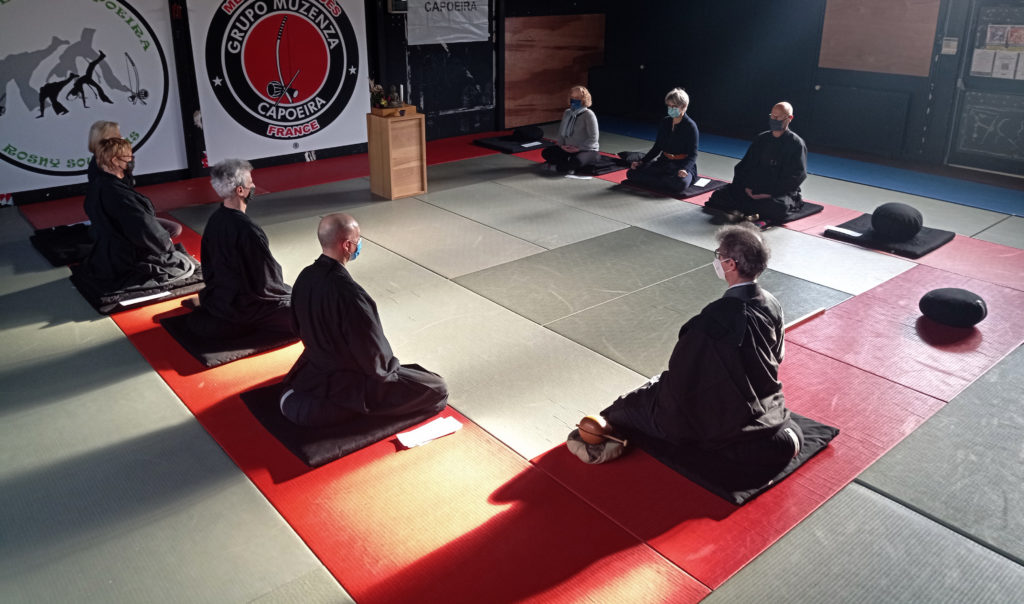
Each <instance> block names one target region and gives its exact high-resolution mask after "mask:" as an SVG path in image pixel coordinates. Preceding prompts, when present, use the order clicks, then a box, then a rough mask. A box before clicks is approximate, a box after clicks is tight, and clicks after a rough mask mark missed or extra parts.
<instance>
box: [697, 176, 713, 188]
mask: <svg viewBox="0 0 1024 604" xmlns="http://www.w3.org/2000/svg"><path fill="white" fill-rule="evenodd" d="M709 182H711V179H710V178H698V179H697V182H695V183H693V186H695V187H703V186H704V185H706V184H708V183H709Z"/></svg>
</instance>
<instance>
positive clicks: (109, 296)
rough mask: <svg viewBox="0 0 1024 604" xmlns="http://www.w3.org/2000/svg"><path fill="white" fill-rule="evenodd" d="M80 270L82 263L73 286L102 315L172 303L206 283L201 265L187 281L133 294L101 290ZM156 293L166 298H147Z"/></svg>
mask: <svg viewBox="0 0 1024 604" xmlns="http://www.w3.org/2000/svg"><path fill="white" fill-rule="evenodd" d="M81 267H82V265H81V264H76V265H74V266H72V267H71V283H72V284H73V285H74V286H75V289H77V290H78V293H80V294H82V297H83V298H85V299H86V301H87V302H88V303H89V304H91V305H92V307H93V308H95V309H96V312H98V313H100V314H101V315H109V314H113V313H115V312H121V311H123V310H128V309H130V308H137V307H139V306H146V305H149V304H156V303H157V302H164V301H166V300H173V299H174V298H180V297H181V296H187V295H189V294H194V293H196V292H197V291H199V290H201V289H203V287H205V286H206V284H205V283H203V268H202V267H201V266H199V264H198V263H197V264H196V271H195V273H193V274H192V276H190V277H188V278H186V279H182V280H181V281H175V282H174V283H171V284H168V285H167V286H164V287H155V288H152V289H135V290H132V291H130V292H105V291H100V290H99V289H98V288H97V287H96V284H95V283H93V282H92V281H90V280H89V279H85V278H83V277H82V272H83V271H82V268H81ZM157 294H163V295H161V296H159V297H157V298H153V299H148V300H147V299H145V298H147V297H148V296H152V295H157Z"/></svg>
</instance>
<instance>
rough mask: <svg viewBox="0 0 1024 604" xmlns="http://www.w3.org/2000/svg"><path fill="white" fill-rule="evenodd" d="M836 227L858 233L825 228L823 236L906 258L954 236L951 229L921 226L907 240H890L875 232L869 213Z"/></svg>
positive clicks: (932, 248) (921, 253) (931, 248)
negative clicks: (944, 229)
mask: <svg viewBox="0 0 1024 604" xmlns="http://www.w3.org/2000/svg"><path fill="white" fill-rule="evenodd" d="M838 228H839V229H844V230H847V231H852V232H853V233H859V235H855V234H850V233H844V232H842V231H839V230H836V229H833V228H826V229H825V236H826V237H831V238H832V239H838V240H840V241H846V242H848V243H856V244H857V245H862V246H864V247H868V248H872V249H876V250H882V251H883V252H889V253H892V254H897V255H900V256H903V257H906V258H920V257H921V256H924V255H925V254H927V253H929V252H933V251H935V250H937V249H938V248H940V247H942V246H944V245H946V244H947V243H949V242H950V241H952V240H953V237H955V236H956V234H955V233H953V232H952V231H942V230H939V229H932V228H928V227H926V226H923V227H921V230H920V231H918V232H917V234H916V235H914V237H913V238H911V239H909V240H907V241H890V240H887V239H883V238H881V237H879V236H878V234H877V233H876V232H875V230H874V228H873V227H872V226H871V214H862V215H860V216H858V217H857V218H854V219H853V220H848V221H846V222H844V223H842V224H840V225H838Z"/></svg>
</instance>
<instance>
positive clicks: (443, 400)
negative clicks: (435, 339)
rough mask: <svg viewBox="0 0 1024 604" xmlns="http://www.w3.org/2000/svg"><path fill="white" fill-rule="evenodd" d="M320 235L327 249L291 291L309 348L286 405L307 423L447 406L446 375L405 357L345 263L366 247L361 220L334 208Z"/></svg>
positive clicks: (288, 381) (289, 379)
mask: <svg viewBox="0 0 1024 604" xmlns="http://www.w3.org/2000/svg"><path fill="white" fill-rule="evenodd" d="M317 238H318V239H319V240H320V246H321V249H322V251H323V254H321V256H320V257H319V258H317V260H316V261H315V262H314V263H313V264H311V265H310V266H307V267H306V268H305V269H303V270H302V272H301V273H300V274H299V277H298V279H296V280H295V287H294V289H293V291H292V313H293V316H294V318H295V324H296V325H297V326H298V329H299V336H300V337H301V338H302V343H303V344H304V345H305V350H304V351H303V352H302V355H301V356H300V357H299V359H298V360H297V361H296V362H295V365H294V366H292V368H291V371H289V372H288V375H287V376H286V377H285V379H284V384H285V389H284V392H283V394H282V395H281V412H282V413H283V414H284V416H285V417H287V418H288V419H289V420H291V421H292V422H294V423H296V424H298V425H300V426H330V425H337V424H340V423H343V422H345V421H347V420H349V419H352V418H354V417H357V416H359V415H388V416H399V415H407V414H413V413H417V414H419V413H422V412H423V411H424V410H433V411H434V412H435V413H437V412H440V411H441V410H442V409H444V407H445V406H446V404H447V401H448V387H447V385H446V384H445V381H444V379H443V378H442V377H441V376H439V375H437V374H435V373H431V372H429V371H427V370H425V369H423V368H422V367H420V366H418V365H402V364H400V363H399V362H398V359H397V358H395V355H394V354H393V353H392V351H391V345H390V344H389V343H388V340H387V338H386V337H385V336H384V329H383V327H382V326H381V323H380V315H379V314H378V313H377V305H376V303H375V302H374V301H373V298H371V297H370V294H368V293H367V292H366V290H364V289H363V288H362V287H361V286H360V285H359V284H358V283H356V282H355V280H353V279H352V275H350V274H349V272H348V269H347V268H346V265H347V264H348V263H349V262H351V261H352V260H355V259H356V257H357V256H358V255H359V253H360V251H361V250H362V238H361V236H360V230H359V224H358V223H357V222H356V220H355V219H354V218H353V217H352V216H349V215H348V214H331V215H329V216H325V217H324V218H323V219H322V220H321V221H320V226H319V228H318V229H317Z"/></svg>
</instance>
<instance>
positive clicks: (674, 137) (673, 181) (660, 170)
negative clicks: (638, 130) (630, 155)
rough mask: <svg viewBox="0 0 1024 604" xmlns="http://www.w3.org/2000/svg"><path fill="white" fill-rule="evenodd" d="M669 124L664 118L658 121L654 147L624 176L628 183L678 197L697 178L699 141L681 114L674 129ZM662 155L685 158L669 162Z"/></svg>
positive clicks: (668, 118)
mask: <svg viewBox="0 0 1024 604" xmlns="http://www.w3.org/2000/svg"><path fill="white" fill-rule="evenodd" d="M672 121H673V120H672V118H671V117H668V116H666V117H664V118H662V120H661V123H660V124H658V134H657V137H656V138H655V141H654V145H653V146H651V149H650V151H648V152H647V154H646V155H644V157H643V159H641V160H640V165H639V166H637V167H636V168H635V169H630V170H629V171H628V172H626V178H627V179H628V180H629V182H630V183H632V184H636V185H639V186H642V187H648V188H651V189H657V190H663V191H668V192H669V193H672V194H673V195H679V194H682V192H683V191H685V190H686V188H687V187H689V186H690V185H691V184H692V183H693V180H694V178H696V177H697V144H698V140H699V138H700V133H699V132H698V131H697V124H696V122H694V121H693V120H692V119H690V116H689V115H686V114H685V113H684V114H683V119H682V120H680V122H679V123H678V124H676V125H675V127H674V128H673V126H672ZM663 153H671V154H672V155H685V156H686V157H683V158H681V159H669V158H667V157H665V156H664V155H663ZM680 170H686V172H687V175H686V178H679V176H678V174H679V171H680Z"/></svg>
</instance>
